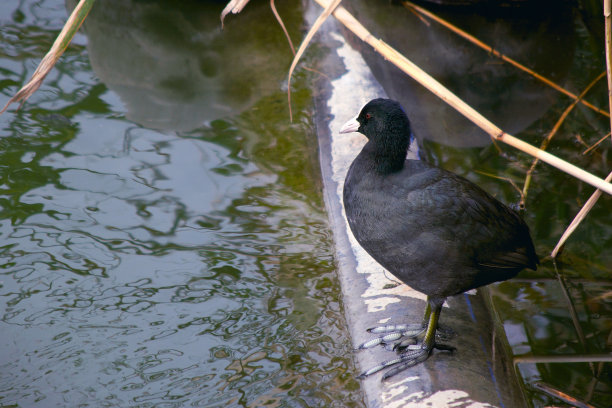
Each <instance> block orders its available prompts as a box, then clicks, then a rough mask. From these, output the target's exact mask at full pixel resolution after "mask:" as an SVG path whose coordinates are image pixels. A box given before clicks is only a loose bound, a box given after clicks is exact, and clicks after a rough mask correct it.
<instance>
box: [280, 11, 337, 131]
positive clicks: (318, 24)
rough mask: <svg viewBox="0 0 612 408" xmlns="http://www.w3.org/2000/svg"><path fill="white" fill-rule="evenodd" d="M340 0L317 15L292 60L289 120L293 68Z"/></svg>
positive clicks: (288, 97) (288, 80) (288, 98)
mask: <svg viewBox="0 0 612 408" xmlns="http://www.w3.org/2000/svg"><path fill="white" fill-rule="evenodd" d="M340 2H342V0H332V1H331V2H330V3H328V4H326V5H325V7H324V10H323V12H322V13H321V14H320V15H319V17H317V19H316V20H315V22H314V24H313V25H312V27H311V28H310V30H308V33H307V34H306V37H304V40H303V41H302V43H301V44H300V48H298V51H297V53H296V54H295V56H294V57H293V61H292V62H291V67H290V68H289V75H288V78H287V103H288V104H289V120H290V121H292V122H293V112H292V110H291V76H292V75H293V70H295V66H296V65H297V63H298V61H299V60H300V58H302V54H304V51H305V50H306V47H308V44H310V40H312V37H313V36H314V35H315V33H316V32H317V31H318V30H319V27H321V25H322V24H323V23H324V22H325V20H327V17H329V16H330V14H331V13H332V12H333V11H334V10H335V9H336V7H338V5H339V4H340ZM319 4H321V3H319Z"/></svg>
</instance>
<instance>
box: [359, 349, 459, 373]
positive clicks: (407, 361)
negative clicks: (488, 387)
mask: <svg viewBox="0 0 612 408" xmlns="http://www.w3.org/2000/svg"><path fill="white" fill-rule="evenodd" d="M433 349H437V350H443V351H450V352H453V351H455V347H453V346H449V345H446V344H438V343H434V344H433V345H431V346H427V345H426V344H424V343H421V344H416V345H410V346H408V347H406V348H405V350H404V351H403V352H401V354H400V355H399V356H398V357H397V358H394V359H392V360H387V361H383V362H382V363H380V364H379V365H377V366H376V367H372V368H370V369H369V370H367V371H364V372H363V373H361V374H359V375H358V376H357V378H358V379H360V380H362V379H364V378H366V377H369V376H371V375H372V374H376V373H377V372H379V371H382V370H384V369H385V368H389V367H393V366H395V367H393V368H392V369H390V370H388V371H387V372H386V373H385V374H384V375H383V377H382V381H385V380H387V379H389V378H391V377H393V376H394V375H396V374H399V373H401V372H402V371H404V370H406V369H408V368H410V367H413V366H415V365H417V364H419V363H422V362H423V361H425V360H427V358H428V357H429V356H430V355H431V352H432V351H433Z"/></svg>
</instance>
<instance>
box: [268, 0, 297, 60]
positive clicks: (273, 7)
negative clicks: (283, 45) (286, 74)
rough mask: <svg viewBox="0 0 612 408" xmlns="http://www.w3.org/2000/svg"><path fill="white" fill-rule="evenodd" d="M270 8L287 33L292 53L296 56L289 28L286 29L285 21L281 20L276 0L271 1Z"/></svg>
mask: <svg viewBox="0 0 612 408" xmlns="http://www.w3.org/2000/svg"><path fill="white" fill-rule="evenodd" d="M270 8H271V9H272V13H273V14H274V17H276V21H278V24H280V26H281V28H282V29H283V33H285V37H287V42H288V43H289V47H291V53H292V54H293V55H295V48H294V47H293V41H291V37H290V36H289V32H288V31H287V28H285V23H283V19H282V18H281V16H280V14H278V11H277V10H276V6H275V5H274V0H270Z"/></svg>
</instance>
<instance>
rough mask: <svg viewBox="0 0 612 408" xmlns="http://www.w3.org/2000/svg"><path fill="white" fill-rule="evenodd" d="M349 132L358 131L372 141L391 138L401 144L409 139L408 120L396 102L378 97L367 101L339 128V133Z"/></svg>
mask: <svg viewBox="0 0 612 408" xmlns="http://www.w3.org/2000/svg"><path fill="white" fill-rule="evenodd" d="M350 132H359V133H361V134H363V135H365V136H366V137H367V138H368V139H369V140H371V141H374V142H377V141H383V139H389V138H392V139H394V140H393V142H395V143H397V142H400V143H402V144H403V143H408V142H409V140H410V122H409V121H408V117H407V116H406V112H404V110H403V109H402V106H401V105H400V104H399V103H398V102H396V101H393V100H391V99H382V98H378V99H372V100H371V101H370V102H368V103H367V104H366V105H365V106H364V107H363V108H362V109H361V112H359V115H358V116H357V117H356V118H354V119H352V120H350V121H348V122H347V123H346V124H345V125H344V126H342V129H340V133H350ZM384 142H386V143H388V142H389V140H384Z"/></svg>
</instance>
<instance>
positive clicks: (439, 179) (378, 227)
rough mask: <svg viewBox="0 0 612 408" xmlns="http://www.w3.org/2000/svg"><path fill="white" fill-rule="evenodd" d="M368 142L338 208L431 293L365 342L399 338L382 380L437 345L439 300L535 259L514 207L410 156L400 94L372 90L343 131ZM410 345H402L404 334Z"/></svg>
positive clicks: (379, 257)
mask: <svg viewBox="0 0 612 408" xmlns="http://www.w3.org/2000/svg"><path fill="white" fill-rule="evenodd" d="M349 132H360V133H362V134H364V135H365V136H366V137H367V138H368V142H367V144H366V145H365V146H364V147H363V149H362V150H361V153H359V155H358V156H357V157H356V158H355V160H354V161H353V164H351V167H350V169H349V171H348V174H347V176H346V180H345V181H344V208H345V210H346V216H347V219H348V222H349V225H350V227H351V230H352V231H353V234H354V235H355V238H356V239H357V241H358V242H359V244H360V245H361V246H362V247H363V248H364V249H365V250H366V251H367V252H368V253H369V254H370V255H371V256H372V257H373V258H374V259H375V260H376V261H378V262H379V263H380V264H381V265H382V266H384V267H385V268H386V269H387V270H389V271H390V272H391V273H392V274H393V275H395V276H396V277H397V278H398V279H400V280H401V281H402V282H404V283H406V284H407V285H409V286H410V287H412V288H414V289H416V290H418V291H420V292H422V293H424V294H425V295H427V300H428V305H427V308H426V312H425V316H424V319H423V324H422V325H417V327H416V328H415V327H414V326H410V325H398V326H385V327H380V328H374V329H371V331H373V332H375V333H383V335H382V336H381V337H379V338H377V339H374V340H372V341H369V342H367V343H364V344H363V345H362V348H367V347H371V346H373V345H375V344H380V343H386V342H389V341H393V340H398V342H397V343H396V346H399V348H398V349H400V350H401V354H400V355H399V356H398V358H396V359H395V360H392V361H389V362H386V363H382V364H381V365H379V366H378V367H374V368H372V369H371V370H368V371H366V372H365V373H363V374H362V377H363V376H367V375H370V374H373V373H375V372H377V371H379V370H382V369H384V368H386V367H388V366H391V365H394V364H401V365H399V366H397V367H395V368H393V369H391V370H389V371H388V372H387V373H386V374H385V376H384V377H383V379H385V378H388V377H390V376H392V375H395V374H397V373H398V372H400V371H402V370H404V369H406V368H408V367H410V366H413V365H415V364H418V363H420V362H422V361H425V360H426V359H427V357H429V355H430V353H431V350H432V349H434V348H439V349H445V350H449V349H452V348H450V347H448V346H444V345H442V344H437V343H436V341H435V333H436V329H437V325H438V318H439V315H440V311H441V309H442V304H443V303H444V299H445V298H446V297H448V296H453V295H457V294H460V293H462V292H465V291H467V290H470V289H473V288H477V287H479V286H483V285H487V284H489V283H491V282H496V281H503V280H506V279H510V278H512V277H514V276H515V275H516V274H517V273H518V272H519V271H520V270H522V269H524V268H531V269H536V267H537V264H538V263H539V261H538V257H537V255H536V253H535V250H534V247H533V242H532V241H531V237H530V235H529V228H528V227H527V225H526V224H525V222H524V221H523V220H522V219H521V218H520V217H519V215H518V214H517V213H516V212H515V211H513V210H511V209H510V208H508V207H506V206H505V205H504V204H502V203H501V202H499V201H498V200H496V199H495V198H493V197H492V196H490V195H489V194H487V193H486V192H485V191H484V190H482V189H481V188H480V187H478V186H476V185H475V184H473V183H471V182H470V181H468V180H466V179H464V178H462V177H460V176H458V175H456V174H453V173H450V172H448V171H446V170H443V169H440V168H438V167H435V166H432V165H430V164H427V163H425V162H423V161H419V160H406V154H407V151H408V146H409V142H410V122H409V121H408V117H407V116H406V113H405V112H404V111H403V109H402V107H401V106H400V104H399V103H397V102H395V101H392V100H389V99H374V100H372V101H370V102H368V104H366V105H365V106H364V107H363V109H362V110H361V112H360V113H359V116H358V117H357V118H356V119H354V120H352V121H349V122H348V123H346V124H345V125H344V126H343V127H342V130H341V131H340V133H349ZM406 338H408V340H410V341H413V342H414V341H417V342H418V343H417V344H416V345H411V346H408V347H405V346H403V345H404V344H406V342H407V340H406Z"/></svg>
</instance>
